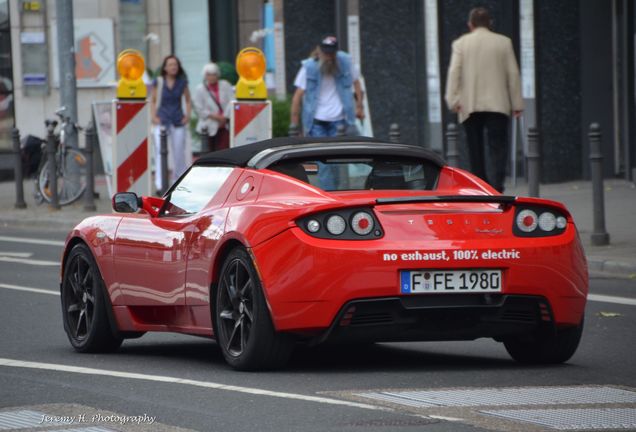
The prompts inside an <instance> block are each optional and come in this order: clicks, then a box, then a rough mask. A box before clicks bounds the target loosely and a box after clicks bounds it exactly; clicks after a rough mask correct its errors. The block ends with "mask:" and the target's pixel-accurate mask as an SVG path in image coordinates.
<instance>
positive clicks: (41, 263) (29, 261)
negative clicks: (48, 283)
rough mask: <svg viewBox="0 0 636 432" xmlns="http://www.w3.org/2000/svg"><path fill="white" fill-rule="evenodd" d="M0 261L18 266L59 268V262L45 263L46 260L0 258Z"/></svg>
mask: <svg viewBox="0 0 636 432" xmlns="http://www.w3.org/2000/svg"><path fill="white" fill-rule="evenodd" d="M0 261H4V262H12V263H18V264H28V265H34V266H50V267H53V266H56V267H59V265H60V262H59V261H46V260H35V259H27V258H14V257H8V256H0Z"/></svg>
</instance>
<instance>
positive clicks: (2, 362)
mask: <svg viewBox="0 0 636 432" xmlns="http://www.w3.org/2000/svg"><path fill="white" fill-rule="evenodd" d="M0 366H7V367H16V368H26V369H41V370H52V371H58V372H68V373H76V374H84V375H100V376H109V377H116V378H126V379H135V380H143V381H155V382H163V383H172V384H184V385H191V386H195V387H203V388H210V389H215V390H225V391H232V392H238V393H247V394H252V395H259V396H271V397H277V398H283V399H292V400H299V401H305V402H317V403H321V404H327V405H341V406H348V407H353V408H363V409H369V410H375V411H393V410H392V409H390V408H385V407H380V406H375V405H369V404H365V403H360V402H349V401H345V400H339V399H330V398H325V397H320V396H310V395H303V394H297V393H286V392H277V391H272V390H264V389H259V388H253V387H242V386H233V385H226V384H219V383H215V382H210V381H196V380H191V379H185V378H176V377H171V376H164V375H149V374H140V373H133V372H120V371H114V370H107V369H94V368H86V367H80V366H68V365H62V364H55V363H41V362H30V361H22V360H13V359H8V358H0Z"/></svg>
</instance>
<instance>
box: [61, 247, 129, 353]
mask: <svg viewBox="0 0 636 432" xmlns="http://www.w3.org/2000/svg"><path fill="white" fill-rule="evenodd" d="M60 294H61V299H62V317H63V321H64V330H65V331H66V334H67V336H68V339H69V341H70V342H71V345H72V346H73V348H75V350H76V351H78V352H83V353H96V352H111V351H115V350H116V349H117V348H119V346H120V345H121V343H122V341H123V339H122V338H121V337H120V335H119V334H118V333H116V332H114V331H113V329H114V326H113V325H111V322H110V318H109V315H110V314H109V312H111V311H109V310H108V308H109V304H110V302H109V301H108V299H107V298H106V295H107V294H106V292H105V289H104V283H103V280H102V277H101V274H100V273H99V268H98V267H97V263H96V262H95V259H94V258H93V254H92V253H91V251H90V249H89V248H88V246H86V245H85V244H84V243H79V244H77V245H75V246H74V247H73V249H72V250H71V252H70V253H69V255H68V257H67V259H66V265H65V267H64V276H63V278H62V286H61V293H60ZM113 324H114V323H113Z"/></svg>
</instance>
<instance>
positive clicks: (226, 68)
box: [217, 61, 238, 85]
mask: <svg viewBox="0 0 636 432" xmlns="http://www.w3.org/2000/svg"><path fill="white" fill-rule="evenodd" d="M217 66H218V67H219V70H220V71H221V79H224V80H227V81H229V82H230V84H232V85H236V82H237V81H238V74H237V73H236V69H234V65H233V64H232V63H229V62H225V61H220V62H218V63H217Z"/></svg>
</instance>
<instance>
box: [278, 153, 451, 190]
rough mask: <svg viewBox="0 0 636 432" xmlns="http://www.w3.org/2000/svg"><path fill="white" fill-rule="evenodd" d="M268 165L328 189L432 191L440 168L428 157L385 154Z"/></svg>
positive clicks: (284, 161)
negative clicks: (427, 158) (392, 156)
mask: <svg viewBox="0 0 636 432" xmlns="http://www.w3.org/2000/svg"><path fill="white" fill-rule="evenodd" d="M268 168H269V169H271V170H273V171H277V172H280V173H282V174H285V175H288V176H290V177H294V178H296V179H298V180H301V181H303V182H305V183H309V184H311V185H313V186H316V187H319V188H321V189H323V190H326V191H348V190H432V189H434V188H435V187H436V185H437V179H438V177H439V171H440V169H439V167H438V166H437V165H435V164H434V163H432V162H430V161H427V160H423V159H411V158H398V157H396V158H391V157H386V156H383V157H377V158H374V157H371V158H359V157H356V158H333V159H331V158H323V159H294V160H282V161H279V162H277V163H275V164H273V165H271V166H269V167H268Z"/></svg>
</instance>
